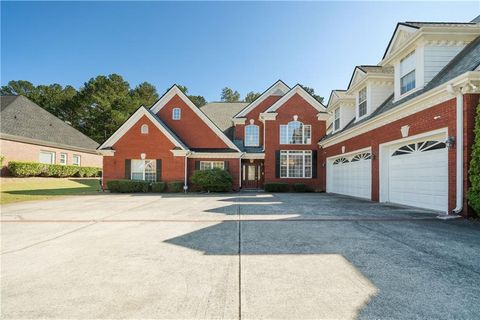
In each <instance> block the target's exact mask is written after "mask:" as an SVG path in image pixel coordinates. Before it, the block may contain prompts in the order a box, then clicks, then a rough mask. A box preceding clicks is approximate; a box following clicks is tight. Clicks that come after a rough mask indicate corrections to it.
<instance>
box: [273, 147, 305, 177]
mask: <svg viewBox="0 0 480 320" xmlns="http://www.w3.org/2000/svg"><path fill="white" fill-rule="evenodd" d="M311 177H312V151H310V150H305V151H303V150H301V151H297V150H295V151H294V150H282V151H280V178H311Z"/></svg>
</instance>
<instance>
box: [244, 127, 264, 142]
mask: <svg viewBox="0 0 480 320" xmlns="http://www.w3.org/2000/svg"><path fill="white" fill-rule="evenodd" d="M259 139H260V134H259V129H258V126H257V125H254V124H249V125H248V126H246V127H245V146H246V147H258V146H259V145H260V144H259Z"/></svg>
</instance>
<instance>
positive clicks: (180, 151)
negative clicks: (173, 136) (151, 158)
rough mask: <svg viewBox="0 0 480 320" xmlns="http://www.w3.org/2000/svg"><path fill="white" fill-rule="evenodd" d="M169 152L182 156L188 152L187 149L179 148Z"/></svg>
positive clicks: (175, 155)
mask: <svg viewBox="0 0 480 320" xmlns="http://www.w3.org/2000/svg"><path fill="white" fill-rule="evenodd" d="M170 152H171V153H172V154H173V156H174V157H184V156H188V155H189V154H190V151H189V150H180V149H172V150H170Z"/></svg>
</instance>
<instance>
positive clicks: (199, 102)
mask: <svg viewBox="0 0 480 320" xmlns="http://www.w3.org/2000/svg"><path fill="white" fill-rule="evenodd" d="M177 87H178V89H180V91H182V92H183V93H185V95H186V96H187V97H188V99H190V101H192V102H193V104H194V105H196V106H197V107H199V108H200V107H201V106H204V105H206V104H207V100H206V99H205V97H203V96H193V95H189V94H188V88H187V87H186V86H182V85H179V84H177Z"/></svg>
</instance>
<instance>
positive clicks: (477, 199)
mask: <svg viewBox="0 0 480 320" xmlns="http://www.w3.org/2000/svg"><path fill="white" fill-rule="evenodd" d="M474 132H475V141H474V142H473V146H472V159H471V160H470V168H469V169H468V174H469V178H470V183H471V187H470V189H469V190H468V194H467V198H468V204H469V205H470V206H471V207H472V208H473V210H474V211H475V213H476V214H477V216H480V103H479V104H478V106H477V116H476V117H475V129H474Z"/></svg>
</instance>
